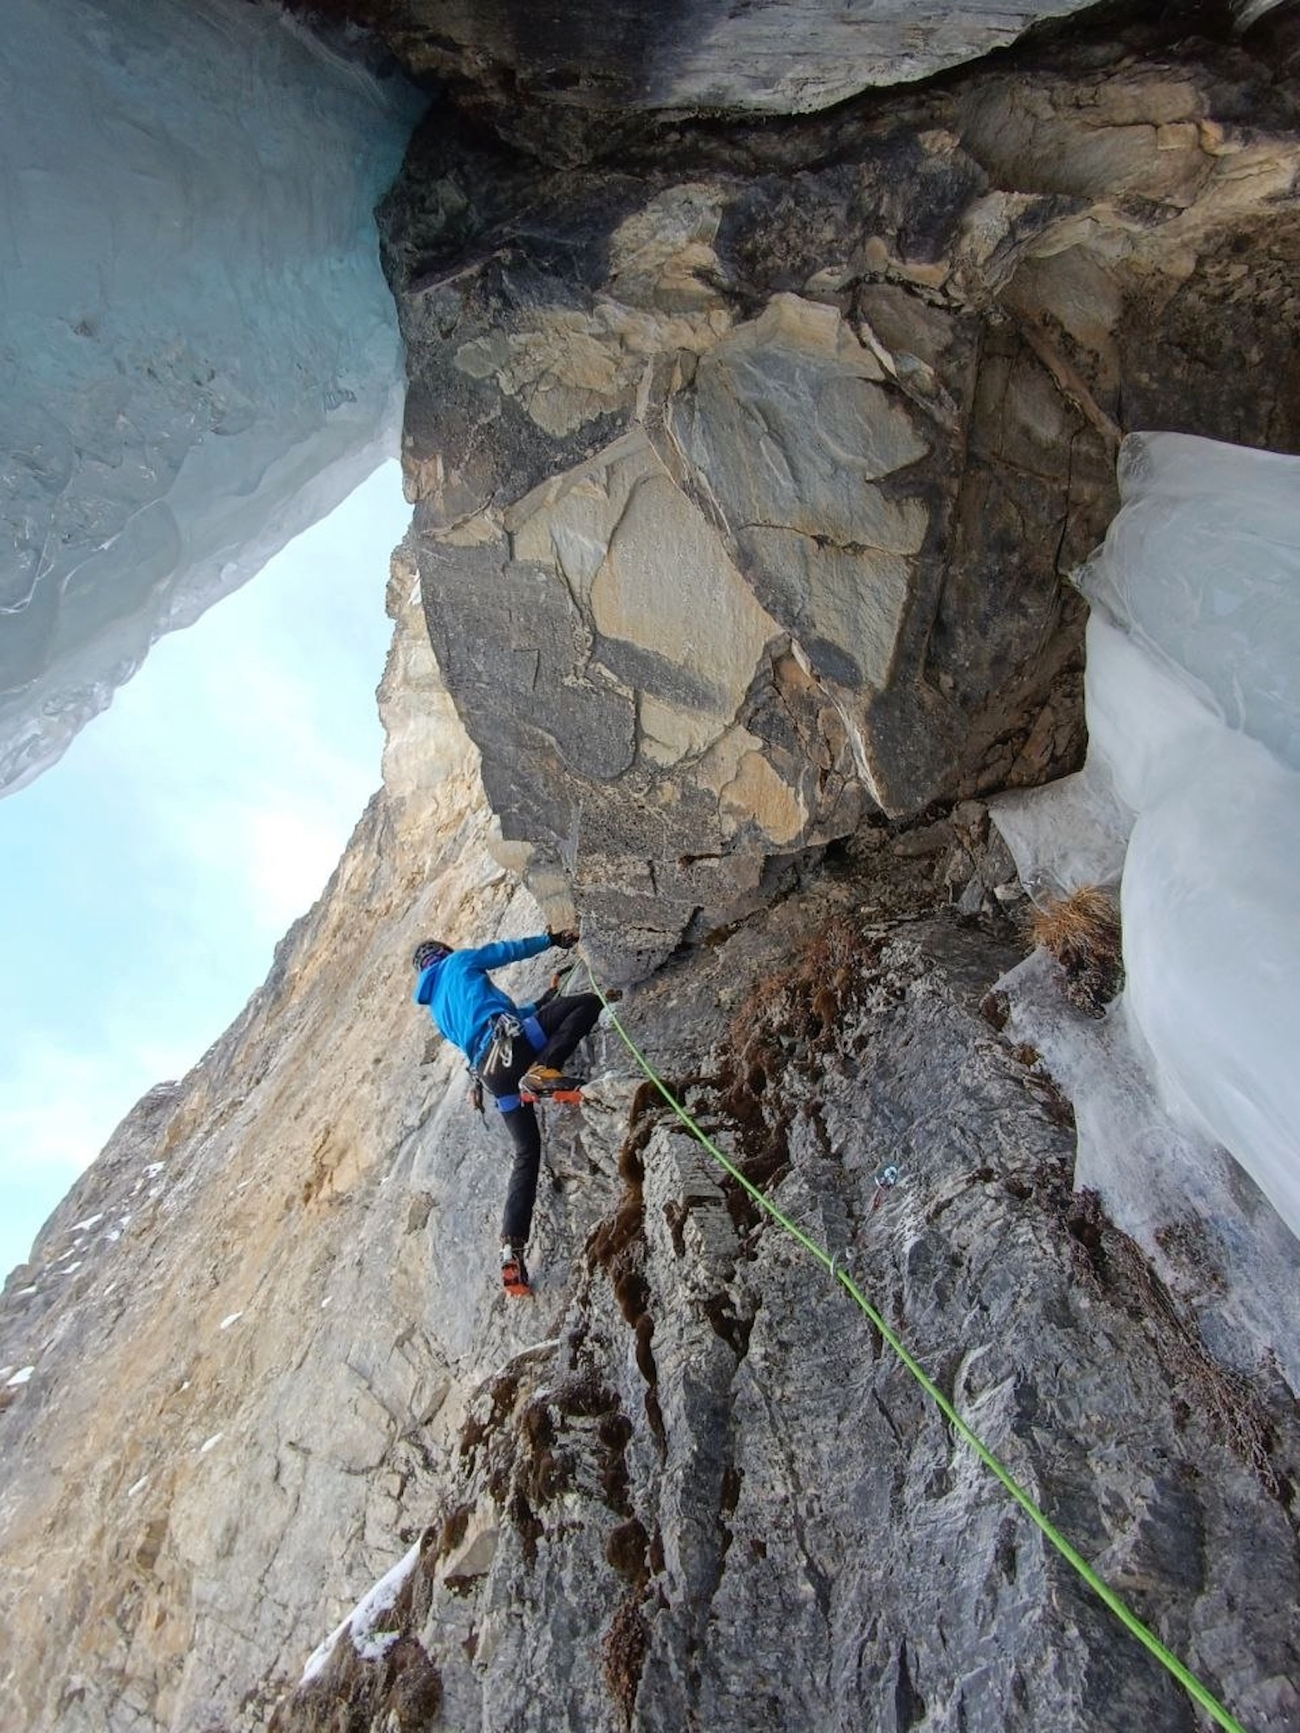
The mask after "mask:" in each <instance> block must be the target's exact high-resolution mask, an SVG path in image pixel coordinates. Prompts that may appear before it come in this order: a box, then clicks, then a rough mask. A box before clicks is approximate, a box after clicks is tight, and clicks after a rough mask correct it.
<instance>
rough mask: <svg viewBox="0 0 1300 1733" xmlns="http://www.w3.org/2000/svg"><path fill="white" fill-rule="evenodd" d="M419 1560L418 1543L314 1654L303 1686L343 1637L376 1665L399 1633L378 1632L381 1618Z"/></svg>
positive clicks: (363, 1657) (322, 1664) (307, 1668)
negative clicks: (349, 1639)
mask: <svg viewBox="0 0 1300 1733" xmlns="http://www.w3.org/2000/svg"><path fill="white" fill-rule="evenodd" d="M419 1557H420V1543H419V1541H418V1540H417V1541H416V1543H415V1545H414V1546H413V1547H412V1548H411V1550H410V1552H408V1553H407V1554H406V1556H405V1557H404V1558H402V1559H399V1560H398V1562H397V1563H396V1564H395V1565H394V1566H393V1568H392V1570H390V1571H389V1572H388V1574H387V1575H386V1576H383V1577H381V1578H380V1579H379V1581H378V1582H377V1583H376V1584H375V1586H374V1588H372V1589H371V1590H370V1591H369V1593H368V1594H366V1595H364V1596H363V1597H362V1599H361V1600H359V1601H358V1602H357V1604H356V1606H355V1607H353V1609H352V1611H351V1612H350V1613H349V1614H348V1616H347V1618H346V1619H344V1620H343V1622H342V1624H341V1625H339V1626H338V1627H337V1628H336V1629H335V1630H333V1631H331V1632H330V1634H329V1636H328V1637H326V1639H325V1641H324V1642H323V1643H322V1644H321V1645H320V1646H319V1647H318V1648H317V1649H315V1650H314V1651H313V1652H312V1655H311V1658H310V1659H309V1660H308V1662H307V1665H306V1667H305V1668H304V1669H303V1675H302V1678H301V1679H300V1680H299V1684H300V1685H307V1684H309V1683H310V1682H311V1681H312V1680H313V1679H314V1678H315V1677H316V1676H317V1674H318V1673H320V1672H321V1671H322V1670H323V1668H324V1667H325V1664H326V1663H327V1662H328V1660H329V1658H330V1656H331V1655H332V1654H333V1653H334V1649H335V1646H336V1645H337V1644H338V1643H339V1642H340V1641H341V1640H342V1638H343V1637H345V1636H347V1637H350V1638H351V1640H352V1646H353V1647H354V1648H355V1649H356V1651H357V1653H358V1654H359V1655H360V1656H361V1657H362V1659H363V1660H366V1661H377V1660H379V1659H380V1658H381V1657H382V1656H383V1655H384V1654H386V1653H387V1651H388V1650H389V1649H390V1648H391V1647H392V1645H393V1644H394V1643H395V1642H396V1641H397V1638H398V1632H396V1631H381V1630H377V1629H376V1626H377V1625H378V1624H379V1621H380V1619H381V1618H382V1616H383V1615H384V1614H385V1613H387V1612H390V1611H391V1610H392V1607H393V1603H394V1602H395V1601H396V1599H397V1597H398V1595H399V1594H400V1593H401V1591H402V1585H403V1584H404V1583H405V1581H406V1579H407V1577H409V1576H410V1574H411V1572H412V1571H413V1570H414V1569H415V1566H416V1562H417V1560H418V1559H419Z"/></svg>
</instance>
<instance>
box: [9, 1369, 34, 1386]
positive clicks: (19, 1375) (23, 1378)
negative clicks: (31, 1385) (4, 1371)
mask: <svg viewBox="0 0 1300 1733" xmlns="http://www.w3.org/2000/svg"><path fill="white" fill-rule="evenodd" d="M35 1370H36V1368H35V1366H23V1367H21V1368H20V1369H19V1370H18V1371H17V1372H15V1373H14V1375H13V1377H12V1378H10V1379H7V1380H6V1382H5V1389H6V1390H16V1389H17V1388H18V1386H19V1385H20V1384H26V1383H27V1381H28V1379H29V1378H30V1377H31V1375H32V1373H33V1372H34V1371H35Z"/></svg>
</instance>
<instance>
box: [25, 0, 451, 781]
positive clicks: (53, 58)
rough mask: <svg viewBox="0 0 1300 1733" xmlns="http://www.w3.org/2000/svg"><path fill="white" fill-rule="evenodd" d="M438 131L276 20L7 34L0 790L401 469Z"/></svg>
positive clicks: (103, 23) (159, 11)
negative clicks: (407, 304) (419, 161)
mask: <svg viewBox="0 0 1300 1733" xmlns="http://www.w3.org/2000/svg"><path fill="white" fill-rule="evenodd" d="M420 106H421V99H420V98H419V97H418V96H417V95H416V93H415V92H413V91H412V90H411V89H410V87H409V86H406V85H405V84H403V83H401V82H400V81H394V82H392V83H386V82H382V81H380V80H378V79H376V78H374V77H372V76H371V75H370V74H369V73H368V72H366V71H365V70H364V69H362V68H361V67H360V66H358V65H355V64H352V63H351V62H348V61H345V60H343V59H342V58H339V57H336V56H334V55H332V54H330V53H328V52H327V51H326V50H325V49H323V48H322V47H321V46H320V44H319V43H318V42H316V41H315V40H314V39H313V38H312V37H310V36H309V35H308V34H307V33H306V32H305V31H303V30H302V29H301V28H300V27H298V26H297V25H295V24H293V23H292V22H291V21H289V20H288V19H286V18H285V17H283V16H281V15H280V14H279V13H278V12H276V11H274V10H271V9H269V8H265V7H255V6H250V5H247V4H243V3H231V0H153V4H151V5H150V6H148V7H141V6H139V5H136V4H134V0H11V3H10V5H8V6H7V7H6V10H5V29H4V33H3V37H0V217H2V219H3V220H2V221H0V261H2V264H0V519H2V521H0V788H3V787H4V786H5V785H11V786H13V785H17V784H19V783H21V782H23V781H25V780H27V779H29V778H30V777H31V776H33V775H35V774H36V773H37V772H38V771H40V770H42V769H43V768H45V766H46V765H48V764H49V763H51V762H52V761H53V760H54V759H55V758H57V757H58V755H59V753H60V752H62V751H63V749H64V747H65V746H66V745H67V743H68V741H69V740H70V739H71V737H72V735H73V734H74V733H75V732H76V730H77V729H78V728H79V727H80V726H81V724H82V723H83V722H84V721H85V720H86V719H87V718H88V717H89V716H91V715H93V714H94V713H95V712H96V711H97V710H100V709H102V708H103V706H104V705H105V704H106V703H108V701H109V699H110V697H111V695H112V690H113V688H114V687H115V686H117V685H119V684H120V683H121V682H122V681H123V680H124V679H126V678H129V676H130V675H131V674H132V673H133V672H134V670H135V669H136V668H137V667H138V666H139V663H140V661H141V660H142V658H143V656H144V654H145V652H146V650H147V648H148V646H149V644H150V643H151V642H152V640H153V639H154V638H155V637H157V636H158V635H159V634H160V633H162V632H166V631H170V630H172V629H174V628H176V627H178V626H183V625H187V624H189V623H190V622H191V621H192V620H193V619H195V618H196V617H197V616H198V615H199V614H200V613H201V612H202V611H203V609H204V608H206V607H207V606H208V605H209V604H210V603H211V602H214V601H216V600H217V598H218V597H220V596H222V595H224V594H226V593H227V592H229V591H230V590H232V589H234V588H235V587H236V586H237V585H239V584H240V583H242V582H243V581H244V580H245V579H246V578H248V577H250V576H251V575H252V574H253V573H254V572H256V571H257V570H258V569H259V567H260V566H261V565H262V564H263V563H264V562H265V560H266V559H268V558H269V557H270V555H271V554H272V553H274V552H276V551H277V550H278V549H279V548H280V547H282V546H283V545H284V544H285V543H286V542H287V541H288V540H290V539H291V538H292V537H293V536H294V535H296V534H297V533H298V532H299V531H300V530H302V529H304V528H306V527H307V525H309V524H310V523H312V522H314V521H315V520H316V519H318V518H320V517H321V516H323V515H324V514H325V513H326V512H328V511H329V510H331V509H332V507H333V506H334V505H336V504H337V503H338V501H339V500H340V499H342V498H343V497H345V496H346V494H348V493H349V492H350V491H351V490H352V488H354V487H355V486H356V485H357V484H358V483H359V482H360V481H361V480H363V479H364V477H365V476H366V475H367V474H368V473H369V472H370V471H371V470H372V469H373V468H374V467H375V466H376V464H377V463H378V462H379V461H380V460H381V459H382V458H383V457H384V456H387V455H393V454H395V452H396V449H397V419H398V413H399V406H400V395H401V357H400V346H399V340H398V336H397V329H396V319H395V314H394V310H393V307H392V303H391V299H390V297H389V295H388V291H387V288H386V286H385V284H384V281H383V278H382V274H381V272H380V269H379V264H378V256H377V238H376V234H375V228H374V222H373V217H372V210H373V206H374V204H375V202H376V200H377V199H378V197H379V196H380V194H381V193H382V191H383V190H384V188H385V186H386V185H387V184H388V182H389V181H390V180H391V178H392V176H393V174H394V173H395V171H396V169H397V166H398V163H399V161H400V158H401V153H402V150H403V147H404V143H405V140H406V138H407V136H408V134H409V132H410V129H411V126H412V124H413V122H414V120H415V118H416V117H417V115H418V113H419V109H420Z"/></svg>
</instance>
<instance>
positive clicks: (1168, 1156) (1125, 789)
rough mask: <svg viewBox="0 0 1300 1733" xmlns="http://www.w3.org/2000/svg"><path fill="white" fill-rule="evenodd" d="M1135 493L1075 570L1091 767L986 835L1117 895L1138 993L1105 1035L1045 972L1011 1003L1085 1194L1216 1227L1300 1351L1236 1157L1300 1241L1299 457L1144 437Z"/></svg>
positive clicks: (1231, 1257) (1132, 455)
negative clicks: (1077, 1013) (1074, 1123)
mask: <svg viewBox="0 0 1300 1733" xmlns="http://www.w3.org/2000/svg"><path fill="white" fill-rule="evenodd" d="M1119 482H1120V493H1121V499H1122V502H1123V504H1122V508H1121V510H1120V512H1119V514H1118V516H1117V517H1116V519H1115V521H1114V523H1113V524H1112V526H1111V528H1110V531H1109V533H1108V534H1107V537H1106V541H1105V544H1104V546H1103V547H1102V548H1101V549H1100V550H1099V551H1098V553H1097V554H1096V555H1095V556H1094V557H1093V559H1092V560H1091V561H1090V562H1089V563H1088V564H1087V566H1086V567H1085V568H1084V569H1083V571H1082V572H1081V573H1080V574H1079V582H1080V585H1081V587H1082V589H1083V590H1084V592H1085V594H1086V595H1087V596H1088V598H1089V600H1090V601H1091V603H1092V608H1093V612H1092V618H1091V620H1090V622H1089V625H1088V639H1087V673H1086V682H1085V692H1086V703H1087V716H1088V730H1089V752H1088V761H1087V764H1086V766H1085V768H1084V769H1083V771H1082V772H1080V774H1079V775H1078V776H1075V777H1070V778H1067V779H1066V780H1065V781H1064V782H1062V783H1059V784H1057V785H1055V786H1054V787H1053V788H1051V789H1047V790H1043V791H1041V792H1040V793H1037V794H1031V795H1024V796H1014V797H1006V798H1004V799H1003V800H1002V801H1000V802H998V803H995V817H996V819H997V822H998V825H999V827H1000V828H1001V829H1002V831H1003V833H1004V834H1005V835H1006V836H1007V838H1008V841H1009V842H1010V844H1011V846H1012V849H1013V851H1014V853H1015V855H1016V858H1017V864H1018V866H1019V867H1020V870H1021V874H1022V876H1023V877H1024V878H1025V881H1026V883H1027V884H1028V885H1029V886H1030V888H1031V889H1037V888H1039V887H1041V889H1043V890H1048V891H1058V890H1069V889H1073V888H1075V887H1076V886H1077V885H1079V884H1081V883H1084V882H1089V881H1092V882H1096V881H1097V880H1102V881H1105V880H1107V879H1110V880H1112V881H1113V880H1114V879H1115V878H1119V879H1120V886H1121V910H1122V915H1123V927H1124V962H1125V969H1126V974H1127V985H1126V988H1125V991H1124V994H1123V996H1122V999H1121V1001H1120V1002H1119V1004H1118V1005H1117V1006H1116V1007H1113V1008H1112V1010H1111V1012H1110V1013H1109V1014H1108V1016H1107V1018H1106V1019H1105V1022H1104V1023H1103V1024H1102V1025H1089V1024H1088V1023H1087V1020H1086V1019H1083V1018H1074V1017H1070V1016H1064V1015H1062V1014H1061V1013H1060V1012H1059V1011H1057V1010H1055V1009H1054V1008H1052V1007H1051V1003H1050V1000H1051V995H1050V992H1048V991H1045V990H1044V988H1045V986H1046V983H1045V981H1044V980H1043V979H1041V975H1042V960H1041V959H1038V960H1034V959H1031V960H1030V962H1029V963H1028V964H1025V965H1022V968H1021V969H1020V970H1018V971H1016V972H1015V975H1013V976H1012V977H1010V978H1009V981H1008V983H1007V984H1008V985H1009V988H1010V991H1011V996H1012V1000H1013V1004H1015V1005H1016V1012H1015V1014H1016V1016H1017V1019H1018V1026H1019V1027H1020V1028H1021V1029H1022V1030H1023V1031H1024V1032H1025V1033H1026V1035H1027V1036H1028V1038H1029V1039H1030V1040H1031V1041H1034V1042H1035V1043H1036V1044H1038V1045H1040V1046H1041V1048H1042V1050H1043V1051H1044V1053H1045V1054H1046V1055H1047V1057H1048V1060H1049V1063H1050V1064H1051V1066H1052V1068H1053V1070H1055V1071H1056V1072H1057V1073H1058V1075H1059V1076H1060V1077H1061V1081H1062V1082H1063V1083H1064V1084H1065V1085H1066V1087H1067V1088H1068V1089H1069V1090H1070V1092H1071V1094H1072V1097H1073V1099H1074V1100H1075V1103H1076V1110H1077V1113H1078V1122H1079V1165H1078V1173H1077V1180H1078V1182H1079V1183H1080V1184H1085V1185H1093V1186H1095V1187H1096V1188H1097V1189H1098V1190H1100V1191H1101V1192H1102V1194H1103V1196H1104V1198H1105V1199H1106V1202H1107V1204H1108V1206H1109V1207H1110V1209H1111V1211H1112V1213H1113V1214H1115V1216H1116V1218H1117V1219H1118V1220H1119V1221H1120V1222H1121V1224H1122V1225H1125V1226H1127V1227H1128V1228H1129V1229H1130V1231H1133V1232H1136V1233H1138V1235H1139V1237H1143V1238H1147V1239H1152V1238H1154V1239H1157V1240H1158V1239H1159V1236H1160V1235H1161V1233H1162V1232H1163V1233H1165V1234H1168V1232H1169V1231H1170V1229H1171V1226H1172V1225H1173V1224H1176V1223H1177V1222H1178V1221H1179V1219H1180V1218H1182V1217H1185V1216H1188V1215H1191V1214H1198V1215H1200V1216H1201V1217H1202V1218H1204V1219H1208V1220H1209V1221H1211V1222H1213V1223H1214V1224H1215V1225H1214V1227H1213V1228H1212V1229H1207V1230H1206V1231H1207V1233H1208V1234H1209V1235H1210V1236H1211V1237H1215V1236H1217V1238H1218V1240H1219V1241H1220V1242H1221V1243H1219V1244H1218V1245H1217V1247H1216V1246H1207V1259H1209V1260H1211V1261H1212V1260H1213V1259H1214V1258H1215V1257H1219V1258H1220V1260H1221V1261H1222V1262H1223V1263H1224V1264H1225V1265H1226V1266H1236V1274H1237V1275H1238V1276H1239V1277H1241V1278H1242V1279H1243V1280H1248V1279H1250V1276H1251V1274H1252V1273H1253V1275H1254V1276H1255V1277H1257V1278H1260V1287H1261V1289H1262V1290H1263V1292H1264V1293H1265V1294H1271V1299H1270V1300H1268V1301H1266V1304H1271V1305H1272V1306H1273V1307H1274V1308H1275V1309H1276V1310H1277V1311H1279V1312H1280V1313H1283V1314H1288V1320H1287V1321H1285V1322H1284V1318H1283V1317H1282V1316H1277V1317H1276V1318H1275V1323H1276V1324H1278V1325H1280V1326H1283V1327H1285V1328H1289V1330H1290V1333H1291V1350H1290V1351H1291V1352H1292V1353H1300V1332H1297V1330H1296V1325H1297V1323H1298V1322H1300V1316H1297V1315H1292V1314H1295V1313H1296V1297H1295V1293H1294V1288H1295V1276H1294V1273H1293V1272H1294V1266H1295V1263H1296V1256H1295V1251H1296V1248H1295V1244H1294V1241H1291V1240H1289V1238H1288V1236H1287V1235H1286V1234H1285V1233H1283V1232H1281V1231H1280V1230H1278V1229H1276V1228H1274V1227H1273V1226H1271V1225H1270V1224H1269V1222H1268V1220H1267V1213H1268V1212H1266V1211H1264V1210H1263V1209H1262V1208H1261V1207H1260V1205H1259V1202H1258V1200H1256V1199H1255V1198H1254V1197H1253V1195H1252V1192H1251V1189H1250V1188H1249V1187H1245V1186H1243V1185H1242V1184H1241V1182H1240V1181H1234V1180H1233V1178H1232V1175H1231V1173H1230V1172H1228V1171H1226V1170H1225V1168H1224V1166H1223V1160H1222V1150H1226V1151H1228V1152H1229V1153H1230V1154H1231V1156H1232V1157H1233V1158H1234V1159H1235V1161H1236V1163H1238V1164H1239V1165H1240V1167H1241V1168H1242V1169H1244V1170H1245V1172H1246V1173H1247V1174H1249V1175H1250V1177H1251V1179H1252V1180H1253V1181H1254V1183H1255V1185H1257V1186H1258V1187H1259V1189H1260V1191H1261V1192H1262V1193H1263V1194H1264V1196H1265V1197H1266V1198H1267V1199H1268V1200H1269V1202H1270V1203H1271V1205H1272V1206H1273V1209H1274V1210H1275V1211H1276V1212H1277V1215H1278V1216H1279V1217H1280V1218H1281V1221H1282V1222H1285V1223H1286V1225H1287V1227H1289V1229H1290V1230H1291V1232H1292V1233H1293V1234H1296V1235H1300V1141H1298V1139H1297V1127H1300V1064H1297V1061H1296V1053H1297V1047H1298V1045H1300V922H1298V921H1297V918H1296V876H1297V863H1300V458H1295V457H1284V456H1279V455H1277V454H1274V453H1271V452H1258V451H1245V450H1241V449H1238V448H1236V447H1230V446H1223V445H1218V444H1215V443H1213V442H1212V441H1209V440H1204V439H1194V438H1191V437H1189V436H1186V435H1182V434H1171V433H1157V434H1136V435H1133V436H1131V437H1130V438H1129V439H1127V440H1126V441H1125V442H1124V446H1123V448H1122V451H1121V456H1120V465H1119ZM1121 875H1122V876H1121ZM1247 1224H1248V1225H1247ZM1284 1296H1289V1297H1284Z"/></svg>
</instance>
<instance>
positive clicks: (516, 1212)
mask: <svg viewBox="0 0 1300 1733" xmlns="http://www.w3.org/2000/svg"><path fill="white" fill-rule="evenodd" d="M602 1009H603V1006H602V1005H601V1002H600V1000H599V999H598V998H597V997H596V995H595V994H594V993H574V994H572V995H566V996H565V997H562V998H557V999H552V1000H551V1001H550V1003H549V1004H546V1005H541V1006H539V1007H538V1009H537V1012H536V1017H537V1021H538V1022H539V1023H540V1024H541V1026H542V1030H543V1032H544V1033H545V1035H546V1045H545V1047H543V1048H542V1050H541V1052H540V1053H538V1052H537V1051H536V1050H535V1049H534V1048H533V1047H532V1046H531V1045H530V1044H529V1042H528V1041H527V1040H524V1039H520V1040H518V1041H516V1042H515V1050H514V1053H513V1055H512V1056H511V1061H510V1064H509V1065H508V1066H502V1067H501V1068H500V1069H499V1070H494V1071H486V1070H485V1071H484V1072H483V1087H484V1088H485V1089H486V1090H487V1091H488V1093H489V1094H490V1095H492V1096H494V1097H495V1098H496V1099H497V1100H500V1099H501V1097H502V1096H509V1095H517V1094H518V1093H519V1080H520V1078H521V1077H522V1076H523V1074H524V1072H525V1071H527V1070H528V1069H529V1067H530V1066H532V1065H553V1066H554V1067H555V1069H556V1070H557V1071H559V1070H562V1069H563V1068H564V1062H565V1060H566V1059H568V1058H569V1056H570V1054H571V1053H572V1052H573V1050H574V1048H575V1047H576V1046H577V1045H578V1043H579V1041H581V1040H582V1039H583V1038H584V1036H587V1035H589V1034H590V1033H591V1031H592V1029H594V1028H595V1025H596V1019H597V1018H598V1017H599V1016H600V1013H601V1011H602ZM501 1118H502V1120H503V1122H504V1124H505V1128H506V1130H507V1132H508V1133H509V1134H510V1142H511V1143H512V1144H513V1146H514V1152H515V1159H514V1165H513V1166H512V1167H511V1169H510V1183H509V1185H508V1186H507V1187H506V1207H505V1215H504V1216H503V1218H502V1221H501V1238H502V1239H503V1240H507V1241H508V1242H509V1243H510V1244H511V1245H514V1246H523V1245H526V1244H527V1243H528V1231H529V1229H530V1228H531V1227H532V1224H533V1203H534V1201H535V1200H536V1197H537V1171H538V1168H539V1167H540V1165H541V1160H542V1133H541V1127H540V1126H539V1125H538V1123H537V1115H536V1113H534V1111H533V1109H532V1107H531V1106H527V1105H523V1104H521V1105H520V1106H518V1107H515V1108H512V1109H511V1110H510V1112H509V1113H503V1114H502V1115H501Z"/></svg>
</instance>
